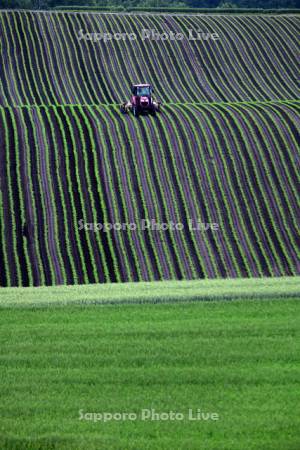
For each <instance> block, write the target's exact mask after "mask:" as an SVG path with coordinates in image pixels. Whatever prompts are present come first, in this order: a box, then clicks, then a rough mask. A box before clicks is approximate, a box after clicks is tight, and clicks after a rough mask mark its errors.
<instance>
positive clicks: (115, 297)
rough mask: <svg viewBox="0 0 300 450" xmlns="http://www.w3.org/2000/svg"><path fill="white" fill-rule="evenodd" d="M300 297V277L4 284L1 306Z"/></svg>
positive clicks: (0, 299)
mask: <svg viewBox="0 0 300 450" xmlns="http://www.w3.org/2000/svg"><path fill="white" fill-rule="evenodd" d="M297 296H298V297H300V277H281V278H244V279H218V280H216V279H214V280H196V281H157V282H148V283H147V282H141V283H111V284H90V285H78V286H51V287H46V286H45V287H39V288H2V289H1V290H0V307H15V306H17V305H19V306H21V307H23V306H43V305H46V306H49V305H64V304H69V303H71V304H75V303H79V304H82V303H84V304H87V303H92V304H93V303H100V304H102V303H144V302H150V303H163V302H176V301H177V302H178V301H197V300H232V299H238V298H240V299H242V298H247V299H255V298H272V299H276V298H277V299H278V298H279V299H280V298H288V297H297Z"/></svg>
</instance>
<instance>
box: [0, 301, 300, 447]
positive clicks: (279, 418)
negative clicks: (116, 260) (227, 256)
mask: <svg viewBox="0 0 300 450" xmlns="http://www.w3.org/2000/svg"><path fill="white" fill-rule="evenodd" d="M299 300H300V297H298V298H295V299H290V300H275V301H272V300H270V299H269V300H267V299H266V300H265V301H261V300H252V301H250V300H248V301H247V300H242V301H232V302H199V303H185V304H183V303H181V304H176V305H175V304H168V305H127V306H126V305H123V306H120V307H118V306H113V307H112V306H103V307H99V306H89V307H88V308H86V307H81V306H77V307H76V306H71V305H68V306H60V307H58V308H57V307H55V306H53V307H45V308H38V309H37V308H36V307H31V308H30V307H26V308H22V307H21V308H20V307H17V308H16V307H14V306H12V307H10V308H5V309H2V308H1V314H0V324H1V335H0V348H1V358H0V375H1V385H0V392H1V394H0V395H1V405H0V412H1V414H0V415H1V421H0V430H1V431H0V447H1V448H3V449H9V450H12V449H17V450H20V449H22V450H26V449H28V450H29V449H30V450H38V449H43V450H44V449H51V450H69V449H74V450H75V449H76V450H79V449H87V448H88V449H89V450H93V449H95V450H96V449H97V450H99V449H107V448H110V449H120V448H122V449H123V448H126V449H130V450H131V449H137V448H139V449H140V448H143V449H153V450H154V449H155V450H156V449H173V448H176V449H183V448H189V449H195V450H196V449H197V450H198V449H199V448H205V449H207V450H220V449H222V450H225V449H226V450H244V449H245V448H247V449H249V450H254V449H255V450H258V449H259V450H262V449H263V450H271V449H272V450H282V449H285V450H296V449H297V448H299V445H300V440H299V439H300V438H299V425H300V423H299V414H298V412H299V401H298V398H299V396H298V390H299V375H300V374H299V364H298V361H299V319H300V317H299V313H300V310H299V305H300V302H299ZM12 386H13V390H12ZM189 408H191V409H192V410H193V411H194V413H195V411H197V409H198V408H199V409H200V410H201V411H202V412H203V413H208V412H209V413H217V414H218V420H216V421H213V420H206V421H205V420H200V421H191V420H187V414H188V410H189ZM143 409H154V410H155V411H156V413H157V412H159V413H162V412H169V411H173V412H174V411H175V412H179V413H183V414H184V419H183V420H178V421H174V420H173V421H172V420H167V421H166V420H160V421H158V420H156V421H155V420H153V421H152V420H148V419H147V420H141V414H142V410H143ZM102 412H108V413H117V412H132V413H135V414H137V416H138V418H137V420H133V421H129V420H127V421H123V422H122V423H120V421H116V420H110V421H107V422H105V423H104V422H103V421H96V422H93V421H91V420H83V419H81V420H80V417H82V415H85V414H86V413H102ZM86 417H87V418H90V419H91V417H92V416H86Z"/></svg>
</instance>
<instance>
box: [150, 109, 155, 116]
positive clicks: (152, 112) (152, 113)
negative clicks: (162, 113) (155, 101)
mask: <svg viewBox="0 0 300 450" xmlns="http://www.w3.org/2000/svg"><path fill="white" fill-rule="evenodd" d="M151 116H153V117H155V116H156V109H155V108H153V109H152V110H151Z"/></svg>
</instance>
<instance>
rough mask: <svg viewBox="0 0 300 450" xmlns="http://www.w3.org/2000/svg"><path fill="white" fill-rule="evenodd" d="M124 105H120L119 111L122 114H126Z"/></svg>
mask: <svg viewBox="0 0 300 450" xmlns="http://www.w3.org/2000/svg"><path fill="white" fill-rule="evenodd" d="M125 104H126V103H122V105H121V106H120V111H121V113H122V114H125V113H126V108H125Z"/></svg>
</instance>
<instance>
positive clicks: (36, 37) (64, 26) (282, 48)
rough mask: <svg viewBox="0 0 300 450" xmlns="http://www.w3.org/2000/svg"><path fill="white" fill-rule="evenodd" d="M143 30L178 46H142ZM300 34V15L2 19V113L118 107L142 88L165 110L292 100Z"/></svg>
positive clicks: (24, 15) (29, 15)
mask: <svg viewBox="0 0 300 450" xmlns="http://www.w3.org/2000/svg"><path fill="white" fill-rule="evenodd" d="M143 29H151V30H154V31H155V33H157V34H158V35H163V33H167V35H168V33H170V32H173V33H178V34H181V35H182V36H183V39H181V40H170V39H166V40H163V39H159V40H152V39H142V30H143ZM299 30H300V19H299V17H298V16H297V15H294V16H292V15H290V16H284V15H283V16H268V17H265V16H241V17H236V16H189V15H183V16H167V15H166V16H158V15H152V16H151V15H143V14H141V15H135V16H131V15H117V14H66V13H55V14H54V13H36V12H18V11H15V12H2V13H0V34H1V36H2V39H1V53H0V57H1V81H2V83H1V87H0V105H3V106H16V105H60V104H81V105H86V104H89V105H92V104H101V103H104V104H112V103H120V102H122V101H124V100H125V99H126V98H127V97H128V95H129V89H130V84H131V83H134V82H145V81H148V82H151V83H153V85H154V86H155V89H156V93H157V95H158V96H159V97H160V98H161V100H162V101H163V102H165V103H170V102H175V103H181V102H225V101H230V102H236V101H239V102H241V101H271V100H273V101H276V100H281V99H291V100H292V99H294V97H295V92H298V91H299V60H298V59H297V55H298V54H299V39H297V37H298V35H299ZM199 31H200V35H201V36H202V38H201V39H200V40H190V39H189V35H190V34H191V35H192V36H196V33H197V32H198V33H199ZM97 33H98V34H99V35H100V34H101V33H102V34H109V33H110V35H112V36H114V35H115V34H118V33H119V34H120V33H122V34H123V36H124V39H123V38H122V39H114V38H113V39H111V40H109V41H107V42H104V40H103V39H101V40H96V41H95V40H91V38H92V37H93V36H95V35H96V34H97ZM129 35H133V36H135V38H134V39H129V37H128V36H129ZM212 35H217V36H218V37H219V38H218V39H217V40H213V39H211V36H212ZM83 36H84V38H83Z"/></svg>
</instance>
